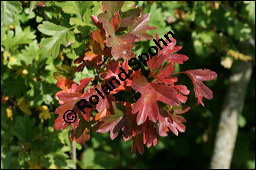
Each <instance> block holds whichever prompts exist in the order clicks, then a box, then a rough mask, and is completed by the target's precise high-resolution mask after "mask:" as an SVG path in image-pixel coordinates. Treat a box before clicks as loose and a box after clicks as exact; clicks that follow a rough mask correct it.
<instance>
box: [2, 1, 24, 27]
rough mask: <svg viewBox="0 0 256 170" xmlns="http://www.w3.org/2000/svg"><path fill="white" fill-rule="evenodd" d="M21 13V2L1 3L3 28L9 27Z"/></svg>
mask: <svg viewBox="0 0 256 170" xmlns="http://www.w3.org/2000/svg"><path fill="white" fill-rule="evenodd" d="M21 11H22V6H21V3H20V2H19V1H1V27H6V26H8V24H10V23H11V22H12V21H13V20H14V18H15V17H16V15H17V14H18V13H20V12H21ZM1 29H2V28H1Z"/></svg>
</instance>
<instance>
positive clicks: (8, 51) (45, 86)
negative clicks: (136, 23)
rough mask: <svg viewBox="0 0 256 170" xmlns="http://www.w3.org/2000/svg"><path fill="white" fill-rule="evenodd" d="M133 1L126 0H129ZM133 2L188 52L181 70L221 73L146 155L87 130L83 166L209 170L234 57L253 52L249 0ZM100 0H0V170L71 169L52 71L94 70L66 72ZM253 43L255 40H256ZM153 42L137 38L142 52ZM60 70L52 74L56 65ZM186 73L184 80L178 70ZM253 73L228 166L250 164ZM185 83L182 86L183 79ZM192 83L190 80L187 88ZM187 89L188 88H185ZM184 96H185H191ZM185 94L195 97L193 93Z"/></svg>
mask: <svg viewBox="0 0 256 170" xmlns="http://www.w3.org/2000/svg"><path fill="white" fill-rule="evenodd" d="M134 4H135V2H131V1H129V2H126V4H125V6H126V7H127V8H129V6H132V5H134ZM136 4H137V5H138V6H139V7H141V8H143V10H144V13H150V16H151V19H150V22H149V25H150V26H156V27H158V29H156V30H152V31H150V32H149V33H150V34H151V35H154V34H155V33H158V35H163V34H165V33H166V32H168V31H169V30H171V31H172V32H174V34H175V35H176V37H177V41H178V44H177V45H181V46H183V48H182V50H181V51H180V53H181V54H185V55H187V56H188V57H189V60H188V61H187V62H186V63H185V64H183V65H182V66H178V65H177V67H178V69H179V70H180V71H183V70H188V69H197V68H209V69H211V70H213V71H215V72H217V74H218V79H216V80H215V81H212V82H209V83H208V82H207V83H206V85H207V86H208V87H210V88H211V89H212V91H213V93H214V98H213V100H211V101H207V100H205V106H206V107H205V108H204V107H202V106H197V107H195V108H193V109H192V110H191V111H189V112H188V113H186V114H185V115H184V117H185V118H186V119H187V121H188V123H186V126H187V130H186V133H184V134H180V135H179V136H178V137H176V136H175V135H169V136H168V137H161V138H159V143H158V144H157V145H156V146H155V147H151V148H150V149H147V150H146V151H145V153H144V155H143V156H141V155H139V154H134V155H132V156H131V155H130V148H131V144H132V143H131V141H127V142H123V141H122V140H120V139H121V138H120V137H117V138H116V139H115V140H113V141H112V140H111V139H109V134H98V133H92V134H91V140H90V141H89V142H87V143H86V144H85V145H83V146H81V145H77V146H76V148H77V159H78V162H77V164H78V166H79V167H81V168H159V167H160V168H208V167H209V163H210V158H211V155H212V151H213V144H214V143H213V142H214V137H215V133H216V128H217V123H218V120H219V115H220V111H221V105H222V103H223V95H224V94H225V91H226V89H227V87H228V85H229V84H228V78H229V75H230V72H231V69H233V68H234V67H236V61H237V60H245V61H247V60H249V59H248V56H247V55H250V56H255V52H254V48H255V47H254V45H251V44H254V41H255V29H254V26H255V2H246V1H239V2H216V1H215V2H198V1H197V2H190V1H189V2H175V1H174V2H165V1H164V2H158V1H149V2H144V1H139V2H136ZM101 10H102V4H101V2H73V1H62V2H54V1H48V2H47V3H46V2H44V1H31V2H28V1H20V2H18V1H14V2H9V1H1V143H2V144H1V168H73V167H75V165H74V162H73V160H72V158H71V151H72V150H71V142H70V140H69V136H68V135H69V128H68V129H66V130H64V131H55V130H54V129H53V124H54V120H55V119H56V116H57V115H54V114H53V111H54V110H55V108H56V107H58V106H59V105H58V103H57V100H56V99H55V98H54V95H55V93H56V92H57V91H59V88H58V87H57V86H56V84H55V83H56V80H55V79H54V76H60V74H65V75H67V76H69V77H70V78H71V79H72V78H73V77H76V79H74V81H77V80H79V79H81V77H85V76H91V75H93V72H91V71H88V70H85V71H83V72H82V73H75V75H74V72H73V71H72V70H73V69H74V67H72V66H75V64H74V62H73V61H74V59H76V58H77V57H78V56H80V55H82V53H83V52H84V49H86V43H87V41H89V39H90V37H89V36H88V33H89V32H90V31H91V30H93V29H94V27H95V26H94V25H93V24H92V21H91V18H90V16H91V15H98V14H99V13H100V12H101ZM252 42H253V43H252ZM153 43H154V42H153V41H147V42H139V43H138V46H137V47H135V48H134V52H135V53H136V54H137V55H138V54H140V53H142V52H145V51H147V49H148V47H149V46H151V45H153ZM54 72H57V73H54ZM184 81H188V82H190V81H189V80H188V79H186V78H185V77H184ZM254 82H255V72H253V76H252V79H251V82H250V85H249V87H248V90H247V95H246V100H245V107H244V111H243V114H242V115H241V116H240V118H239V127H240V128H239V133H238V137H237V142H236V148H235V151H234V156H233V159H232V165H231V168H255V146H254V144H255V136H254V133H255V125H254V124H255V107H254V103H255V88H254V87H255V84H254ZM184 84H188V83H187V82H186V83H184ZM188 87H189V89H193V86H192V84H190V86H188ZM191 97H193V96H191ZM191 97H190V98H191ZM188 102H191V105H192V104H193V103H194V101H192V100H191V101H188Z"/></svg>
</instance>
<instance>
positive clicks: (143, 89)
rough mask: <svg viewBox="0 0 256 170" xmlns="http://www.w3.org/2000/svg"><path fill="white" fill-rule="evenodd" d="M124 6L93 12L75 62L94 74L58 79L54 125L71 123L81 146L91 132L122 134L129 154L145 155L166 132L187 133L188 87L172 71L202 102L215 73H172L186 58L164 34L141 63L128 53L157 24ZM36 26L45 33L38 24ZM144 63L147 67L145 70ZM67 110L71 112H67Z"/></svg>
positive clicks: (118, 4) (105, 4) (111, 5)
mask: <svg viewBox="0 0 256 170" xmlns="http://www.w3.org/2000/svg"><path fill="white" fill-rule="evenodd" d="M123 4H124V2H112V1H111V2H107V1H105V2H103V6H102V7H103V11H102V12H101V13H100V14H98V15H97V16H95V15H92V16H91V19H92V21H93V23H94V24H95V26H96V27H97V28H96V29H95V30H93V31H91V33H90V39H89V41H88V43H87V47H88V48H86V49H85V50H84V53H83V55H81V56H80V57H79V58H77V59H76V60H75V61H74V62H75V63H77V64H80V65H78V66H77V67H76V68H75V69H74V71H76V72H81V71H83V69H84V68H85V67H88V68H91V69H93V70H94V71H95V76H94V77H83V78H82V79H81V80H79V81H80V84H77V83H75V82H74V81H73V80H72V79H68V78H65V77H63V76H60V77H58V78H57V79H58V82H57V85H58V87H59V88H61V89H62V90H61V91H59V92H58V93H56V98H57V99H59V104H61V106H59V107H58V108H57V109H56V110H55V114H59V116H58V118H57V119H56V120H55V124H54V128H55V129H56V130H60V129H65V128H66V127H67V126H68V125H71V127H72V129H71V134H70V139H71V140H75V141H76V142H77V143H80V144H84V143H85V142H86V141H88V140H89V139H90V131H92V130H96V132H99V133H107V132H110V138H111V139H112V140H113V139H115V138H116V137H117V136H118V133H119V132H120V133H122V137H123V140H124V141H128V140H130V139H133V145H132V153H134V152H136V150H138V152H139V153H140V154H143V153H144V146H143V144H145V145H146V146H147V147H148V148H149V147H151V146H152V145H154V146H155V145H156V144H157V143H158V136H167V135H168V133H167V132H169V131H171V132H172V133H174V134H175V135H178V133H179V132H185V129H186V127H185V125H184V124H183V123H185V122H186V120H185V119H184V117H183V116H182V115H181V114H183V113H185V112H187V111H188V110H189V109H190V107H189V106H186V105H185V103H186V101H187V97H186V95H188V94H189V93H190V91H189V90H188V89H187V87H186V86H185V85H181V84H179V80H178V78H177V77H175V74H180V73H183V74H186V75H187V76H189V77H190V79H191V80H192V82H193V84H194V92H195V96H196V98H197V103H198V104H201V105H204V103H203V98H207V99H212V98H213V94H212V91H211V90H210V89H209V88H208V87H207V86H205V85H204V84H203V81H210V80H213V79H215V78H216V76H217V74H216V73H215V72H213V71H210V70H209V69H197V70H187V71H183V72H174V71H175V64H176V63H177V64H183V63H184V62H185V61H186V60H188V57H187V56H185V55H182V54H174V53H175V52H177V51H179V50H180V49H181V48H182V46H175V45H176V42H177V40H178V38H177V40H176V39H174V38H170V39H169V38H168V34H166V35H165V37H167V39H166V40H165V41H164V40H163V39H162V38H161V39H159V35H157V34H156V40H155V39H154V41H155V42H157V46H155V52H152V51H150V50H149V54H147V53H143V54H144V56H147V57H144V58H143V57H142V55H143V54H141V55H140V56H138V58H139V59H140V61H141V62H140V61H139V60H138V59H137V58H136V56H135V54H134V53H133V52H132V49H133V47H134V46H135V44H134V43H136V42H139V41H146V40H152V39H153V37H152V36H151V35H149V34H147V33H146V31H148V30H152V29H157V28H156V27H151V26H148V25H147V23H148V22H149V20H150V14H144V13H143V10H142V9H140V8H136V7H135V6H134V7H131V9H128V10H122V8H123ZM47 25H50V23H47V22H45V23H43V25H42V27H43V26H44V27H47ZM39 29H40V30H42V31H41V32H43V33H44V31H43V29H42V28H41V27H40V26H39ZM172 35H173V34H172ZM169 36H170V35H169ZM160 42H162V45H160ZM143 64H144V66H145V67H148V69H143V68H142V65H143ZM130 66H131V67H130ZM133 66H134V67H133ZM124 75H125V78H124ZM122 76H123V77H122ZM67 111H72V112H73V113H68V114H65V113H67ZM93 111H96V113H95V114H94V113H93ZM66 118H67V119H66ZM65 119H66V120H65ZM67 120H72V122H69V121H67ZM121 131H122V132H121Z"/></svg>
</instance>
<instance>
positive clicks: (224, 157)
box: [210, 60, 253, 169]
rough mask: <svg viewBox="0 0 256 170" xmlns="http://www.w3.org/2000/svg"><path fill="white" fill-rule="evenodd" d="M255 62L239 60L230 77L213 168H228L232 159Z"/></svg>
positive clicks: (217, 137)
mask: <svg viewBox="0 0 256 170" xmlns="http://www.w3.org/2000/svg"><path fill="white" fill-rule="evenodd" d="M252 68H253V64H252V62H244V61H241V60H239V61H238V63H237V66H236V68H235V69H234V71H233V72H232V75H231V77H230V80H229V81H230V82H229V83H230V84H229V89H228V91H227V93H226V96H225V100H224V103H223V108H222V112H221V115H220V121H219V127H218V131H217V134H216V139H215V146H214V152H213V156H212V160H211V165H210V167H211V169H228V168H230V164H231V161H232V155H233V150H234V147H235V142H236V136H237V132H238V118H239V114H241V113H242V111H243V106H244V99H245V95H246V90H247V86H248V84H249V81H250V79H251V74H252Z"/></svg>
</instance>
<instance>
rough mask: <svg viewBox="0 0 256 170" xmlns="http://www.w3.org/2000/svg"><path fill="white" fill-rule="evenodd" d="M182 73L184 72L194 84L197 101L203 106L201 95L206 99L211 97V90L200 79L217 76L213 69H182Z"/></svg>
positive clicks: (210, 78)
mask: <svg viewBox="0 0 256 170" xmlns="http://www.w3.org/2000/svg"><path fill="white" fill-rule="evenodd" d="M182 73H185V74H186V75H188V76H189V77H190V78H191V80H192V82H193V84H194V91H195V95H196V97H197V99H198V103H200V104H201V105H203V106H204V103H203V97H205V98H206V99H212V98H213V93H212V91H211V90H210V89H209V88H208V87H207V86H206V85H205V84H204V83H203V82H202V81H210V80H213V79H215V78H216V77H217V74H216V73H215V72H214V71H211V70H209V69H204V70H202V69H197V70H188V71H184V72H182Z"/></svg>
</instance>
